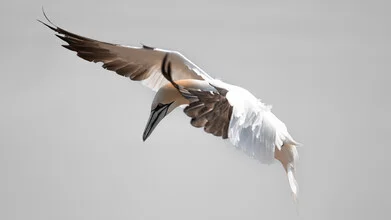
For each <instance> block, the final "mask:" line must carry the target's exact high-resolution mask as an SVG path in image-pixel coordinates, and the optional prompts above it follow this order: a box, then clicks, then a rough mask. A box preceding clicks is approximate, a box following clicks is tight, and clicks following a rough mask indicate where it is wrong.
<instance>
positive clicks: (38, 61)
mask: <svg viewBox="0 0 391 220" xmlns="http://www.w3.org/2000/svg"><path fill="white" fill-rule="evenodd" d="M0 4H1V7H0V25H1V34H0V40H1V41H0V58H1V59H0V62H1V63H0V64H1V73H0V104H1V108H0V219H4V220H16V219H18V220H25V219H29V220H35V219H36V220H53V219H56V220H62V219H64V220H65V219H67V220H68V219H72V220H81V219H83V220H88V219H90V220H101V219H102V220H103V219H113V220H122V219H170V220H172V219H197V220H199V219H216V220H217V219H224V220H228V219H308V220H314V219H320V220H321V219H327V220H329V219H332V220H337V219H344V220H346V219H377V220H381V219H391V215H390V212H389V208H390V207H389V206H390V204H391V203H390V200H389V197H390V196H391V189H390V185H391V179H390V168H389V155H390V153H391V150H390V144H389V143H388V142H389V140H390V134H389V133H390V130H391V129H390V116H389V113H390V111H391V104H390V97H389V96H390V94H391V89H390V88H389V86H390V83H391V81H390V79H391V78H390V74H391V73H390V71H391V60H390V58H391V55H390V54H391V53H390V49H391V45H390V43H391V41H390V39H391V16H390V12H389V8H390V6H391V5H390V3H389V1H378V0H373V1H369V0H367V1H360V0H357V1H353V0H350V1H349V0H338V1H332V0H331V1H326V0H323V1H309V0H308V1H304V0H298V1H274V0H273V1H272V0H257V1H244V0H243V1H223V0H221V1H211V0H208V1H204V0H197V1H195V0H194V1H174V0H166V1H141V0H140V1H131V0H119V1H95V0H89V1H77V0H67V1H49V0H47V1H17V0H15V1H7V2H6V1H2V2H1V3H0ZM41 6H44V7H45V10H46V12H47V14H48V16H49V17H50V18H51V19H52V21H53V22H54V23H56V24H57V25H59V26H60V27H63V28H65V29H67V30H69V31H72V32H75V33H78V34H81V35H83V36H87V37H90V38H94V39H98V40H103V41H108V42H113V43H121V44H128V45H139V43H144V44H147V45H150V46H155V47H160V48H165V49H174V50H178V51H181V52H182V53H183V54H184V55H186V56H187V57H188V58H189V59H191V60H192V61H193V62H195V63H196V64H197V65H199V66H200V67H202V68H203V69H204V70H205V71H207V72H208V73H209V74H210V75H212V76H214V77H216V78H219V79H222V80H224V81H226V82H228V83H232V84H236V85H239V86H242V87H244V88H246V89H248V90H249V91H251V92H252V93H253V94H254V95H256V96H257V97H259V98H261V99H262V100H263V102H265V103H267V104H272V105H273V112H274V113H275V114H276V115H277V116H278V117H279V118H280V119H281V120H282V121H284V122H285V124H286V125H287V126H288V129H289V131H290V133H291V134H292V136H293V137H294V138H295V139H296V140H297V141H299V142H301V143H303V144H304V146H303V147H302V148H300V149H299V152H300V163H299V167H298V181H299V183H300V197H299V206H298V214H297V212H296V206H295V205H294V203H293V201H292V198H291V195H290V191H289V187H288V182H287V179H286V176H285V173H284V171H283V169H282V167H281V166H280V165H279V164H273V165H270V166H267V165H262V164H259V163H258V162H256V161H254V160H252V159H250V158H248V157H247V156H245V155H244V154H243V153H241V152H238V151H236V150H235V149H234V148H233V147H231V145H230V143H229V142H228V141H222V140H221V139H220V138H216V137H214V136H212V135H208V134H206V133H204V132H203V131H202V129H196V128H193V127H192V126H191V125H190V123H189V120H190V119H189V118H188V117H187V116H186V115H185V114H183V113H182V112H181V110H180V109H178V110H176V111H175V112H173V113H172V114H170V115H169V116H168V117H167V118H166V119H165V120H163V121H162V122H161V124H159V126H158V127H157V128H156V129H155V131H154V133H153V134H152V135H151V137H150V138H149V139H148V140H147V141H146V142H142V139H141V135H142V132H143V129H144V127H145V124H146V122H147V119H148V116H149V111H150V104H151V101H152V99H153V96H154V93H153V92H152V91H150V90H149V89H148V88H144V87H143V86H142V85H140V84H138V83H135V82H131V81H130V80H129V79H127V78H123V77H120V76H118V75H116V74H114V73H112V72H109V71H107V70H104V69H103V68H101V67H100V65H99V64H93V63H88V62H87V61H84V60H81V59H80V58H78V57H77V56H76V55H75V54H74V53H73V52H71V51H68V50H66V49H64V48H62V47H61V46H60V45H61V44H63V42H61V40H60V39H58V38H56V37H55V36H54V35H53V33H52V31H51V30H49V29H48V28H46V27H44V26H43V25H42V24H40V23H38V22H37V21H36V19H44V17H43V15H42V12H41Z"/></svg>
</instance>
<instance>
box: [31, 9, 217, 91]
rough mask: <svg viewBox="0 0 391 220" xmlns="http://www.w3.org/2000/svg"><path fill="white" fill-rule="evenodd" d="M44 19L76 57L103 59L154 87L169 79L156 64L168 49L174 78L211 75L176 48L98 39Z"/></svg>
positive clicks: (105, 64)
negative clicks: (168, 48) (163, 48)
mask: <svg viewBox="0 0 391 220" xmlns="http://www.w3.org/2000/svg"><path fill="white" fill-rule="evenodd" d="M44 15H45V14H44ZM45 17H46V15H45ZM46 18H47V17H46ZM47 20H48V21H49V22H50V23H51V24H52V25H53V26H51V25H48V24H46V23H44V22H42V21H39V20H38V21H39V22H41V23H43V24H44V25H45V26H47V27H49V28H50V29H51V30H53V31H55V32H57V34H56V36H57V37H59V38H60V39H61V40H63V41H65V42H66V43H68V44H67V45H63V47H65V48H67V49H69V50H72V51H75V52H76V53H77V55H78V56H79V57H81V58H82V59H85V60H87V61H90V62H95V63H97V62H102V63H103V65H102V66H103V68H105V69H108V70H111V71H115V72H116V73H118V74H119V75H121V76H125V77H129V78H130V79H131V80H135V81H142V82H143V84H144V85H146V86H147V87H150V88H151V89H152V90H154V91H157V90H158V89H159V88H160V87H161V86H163V85H165V84H166V83H168V81H167V80H166V79H165V78H164V77H163V76H162V74H161V70H160V68H159V67H160V62H161V60H162V58H163V56H164V54H165V53H167V52H168V53H170V54H171V57H170V61H171V62H172V63H173V64H175V69H173V73H172V74H173V78H174V79H175V80H180V79H199V80H204V79H211V77H210V76H209V75H207V74H206V73H205V72H203V71H202V70H201V69H200V68H199V67H197V66H196V65H194V64H193V63H192V62H191V61H190V60H188V59H187V58H185V57H184V56H183V55H181V54H180V53H178V52H176V51H166V50H161V49H157V48H153V47H148V46H145V45H143V46H142V47H129V46H122V45H118V44H111V43H106V42H102V41H97V40H94V39H91V38H87V37H83V36H80V35H77V34H74V33H71V32H69V31H66V30H64V29H62V28H60V27H57V26H56V25H54V24H53V23H52V22H51V21H50V20H49V19H48V18H47Z"/></svg>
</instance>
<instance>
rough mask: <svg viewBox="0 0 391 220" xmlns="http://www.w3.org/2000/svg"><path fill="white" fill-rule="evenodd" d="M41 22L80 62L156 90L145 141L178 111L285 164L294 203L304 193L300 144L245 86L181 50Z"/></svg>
mask: <svg viewBox="0 0 391 220" xmlns="http://www.w3.org/2000/svg"><path fill="white" fill-rule="evenodd" d="M43 14H44V16H45V18H46V20H47V21H48V22H49V24H47V23H45V22H43V21H40V20H38V21H39V22H41V23H42V24H44V25H45V26H47V27H48V28H50V29H51V30H53V31H54V32H56V36H57V37H59V38H60V39H61V40H63V41H65V42H66V43H67V44H66V45H62V46H63V47H65V48H67V49H69V50H71V51H74V52H76V53H77V56H79V57H80V58H82V59H84V60H87V61H90V62H95V63H102V64H103V65H102V67H103V68H105V69H107V70H111V71H114V72H116V73H117V74H119V75H121V76H124V77H129V78H130V79H131V80H133V81H139V82H141V83H142V84H143V85H145V86H146V87H149V88H150V89H152V90H153V91H155V92H156V95H155V97H154V99H153V101H152V105H151V114H150V117H149V120H148V122H147V125H146V127H145V130H144V133H143V140H144V141H145V140H146V139H147V138H148V137H149V136H150V135H151V133H152V131H153V130H154V129H155V128H156V126H157V125H158V124H159V122H160V121H161V120H162V119H163V118H164V117H165V116H166V115H168V114H169V113H170V112H172V111H173V110H174V109H175V108H177V107H179V106H186V107H185V108H184V113H185V114H186V115H187V116H189V117H190V118H191V120H190V123H191V125H193V126H194V127H197V128H203V129H204V131H205V132H207V133H211V134H213V135H215V136H219V137H221V138H222V139H229V141H230V142H231V143H232V144H233V145H234V146H235V147H236V148H237V149H240V150H242V151H243V152H245V153H246V154H247V155H249V156H250V157H253V158H255V159H257V160H258V161H260V162H261V163H264V164H271V163H273V162H274V161H276V160H278V161H280V162H281V164H282V166H283V168H284V169H285V171H286V173H287V177H288V182H289V186H290V189H291V191H292V195H293V198H294V200H295V201H296V198H297V194H298V184H297V181H296V177H295V169H296V163H297V160H298V152H297V146H299V145H300V144H299V143H297V142H296V141H295V140H294V139H293V138H292V137H291V135H290V134H289V133H288V130H287V128H286V126H285V124H284V123H283V122H282V121H280V120H279V119H278V118H277V117H276V116H275V115H274V114H273V113H272V112H271V108H270V107H269V106H267V105H265V104H264V103H262V102H261V101H260V100H258V99H257V98H256V97H255V96H254V95H252V94H251V93H250V92H249V91H247V90H246V89H244V88H241V87H238V86H235V85H231V84H228V83H224V82H222V81H220V80H217V79H214V78H212V77H211V76H209V75H208V74H207V73H206V72H204V71H203V70H202V69H201V68H199V67H198V66H196V65H195V64H194V63H192V62H191V61H190V60H189V59H187V58H186V57H185V56H183V55H182V54H180V53H179V52H177V51H169V50H164V49H159V48H153V47H149V46H145V45H142V46H141V47H131V46H123V45H118V44H112V43H106V42H102V41H97V40H94V39H90V38H87V37H83V36H80V35H77V34H74V33H71V32H68V31H66V30H64V29H62V28H60V27H58V26H56V25H54V24H53V23H52V22H51V21H50V20H49V19H48V17H47V16H46V14H45V12H43Z"/></svg>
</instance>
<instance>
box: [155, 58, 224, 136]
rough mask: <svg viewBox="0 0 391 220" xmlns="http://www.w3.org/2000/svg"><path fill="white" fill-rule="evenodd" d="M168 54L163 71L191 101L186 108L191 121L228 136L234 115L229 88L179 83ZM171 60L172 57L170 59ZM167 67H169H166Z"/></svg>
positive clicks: (163, 64) (220, 134)
mask: <svg viewBox="0 0 391 220" xmlns="http://www.w3.org/2000/svg"><path fill="white" fill-rule="evenodd" d="M168 55H169V54H166V55H165V57H164V59H163V63H162V73H163V75H164V77H166V79H167V80H168V81H170V82H171V83H172V85H173V86H174V87H175V88H177V90H178V91H179V92H180V93H181V94H182V96H183V97H185V98H186V99H187V100H189V101H190V104H189V105H188V106H187V107H186V108H185V109H184V112H185V114H186V115H187V116H189V117H191V121H190V123H191V124H192V125H193V126H194V127H197V128H200V127H204V131H205V132H207V133H211V134H213V135H215V136H221V137H222V138H223V139H226V138H228V128H229V123H230V120H231V115H232V106H231V105H230V103H229V102H228V100H227V98H226V94H227V92H228V91H227V90H226V89H223V88H219V87H217V86H214V85H212V84H210V86H211V87H213V90H208V91H205V90H201V89H197V88H186V87H184V86H182V85H180V84H177V83H176V82H175V81H174V80H173V78H172V75H171V72H172V69H171V62H168V61H167V59H168ZM170 60H171V59H170ZM166 67H167V68H166Z"/></svg>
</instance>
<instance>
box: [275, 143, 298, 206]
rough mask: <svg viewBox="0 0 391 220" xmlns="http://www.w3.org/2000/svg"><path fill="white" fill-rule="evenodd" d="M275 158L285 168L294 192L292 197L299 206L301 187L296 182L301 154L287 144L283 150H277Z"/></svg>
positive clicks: (293, 146) (291, 145)
mask: <svg viewBox="0 0 391 220" xmlns="http://www.w3.org/2000/svg"><path fill="white" fill-rule="evenodd" d="M274 156H275V158H276V159H277V160H279V161H280V162H281V164H282V166H283V167H284V169H285V171H286V173H287V177H288V181H289V186H290V188H291V191H292V196H293V199H294V201H295V203H296V204H297V202H298V193H299V185H298V183H297V180H296V172H295V171H296V170H295V168H296V162H297V160H298V159H299V154H298V153H297V149H296V146H295V145H293V144H288V143H285V144H284V145H283V146H282V147H281V150H278V149H276V151H275V155H274Z"/></svg>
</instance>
